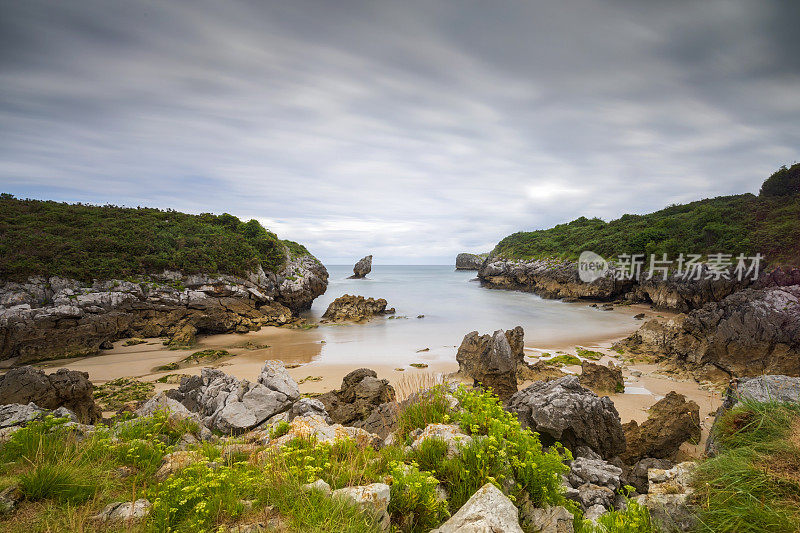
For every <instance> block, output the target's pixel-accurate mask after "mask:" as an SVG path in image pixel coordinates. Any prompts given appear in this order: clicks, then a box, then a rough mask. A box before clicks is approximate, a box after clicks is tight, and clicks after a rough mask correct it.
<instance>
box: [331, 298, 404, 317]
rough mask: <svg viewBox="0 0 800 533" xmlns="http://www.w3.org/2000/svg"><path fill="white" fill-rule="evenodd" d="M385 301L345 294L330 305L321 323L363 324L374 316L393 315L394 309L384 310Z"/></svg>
mask: <svg viewBox="0 0 800 533" xmlns="http://www.w3.org/2000/svg"><path fill="white" fill-rule="evenodd" d="M386 305H387V303H386V300H385V299H383V298H378V299H377V300H376V299H375V298H364V297H363V296H354V295H353V296H351V295H349V294H345V295H344V296H340V297H338V298H336V299H335V300H334V301H332V302H331V303H330V305H329V306H328V309H326V310H325V314H323V315H322V322H343V321H352V322H364V321H367V320H369V319H370V318H372V317H373V316H375V315H384V314H391V313H394V309H386Z"/></svg>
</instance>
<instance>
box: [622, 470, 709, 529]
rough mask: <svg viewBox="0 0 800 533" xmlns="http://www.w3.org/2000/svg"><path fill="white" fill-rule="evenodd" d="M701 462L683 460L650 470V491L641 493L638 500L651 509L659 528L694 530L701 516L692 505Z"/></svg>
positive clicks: (648, 475)
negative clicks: (668, 466)
mask: <svg viewBox="0 0 800 533" xmlns="http://www.w3.org/2000/svg"><path fill="white" fill-rule="evenodd" d="M696 467H697V463H690V462H687V463H680V464H677V465H675V466H674V467H672V468H670V469H669V470H660V469H656V468H651V469H650V470H649V471H648V473H647V477H648V485H649V488H650V491H649V493H647V494H642V495H641V496H637V497H636V498H635V501H636V502H637V503H639V504H641V505H643V506H645V507H647V510H648V511H650V518H651V520H652V522H653V524H654V525H655V526H656V527H657V528H658V531H666V532H670V533H672V532H686V531H694V530H695V527H696V526H697V515H696V513H695V512H694V509H693V508H692V506H691V497H692V493H693V492H694V490H693V489H692V485H691V480H692V473H693V472H694V470H695V468H696Z"/></svg>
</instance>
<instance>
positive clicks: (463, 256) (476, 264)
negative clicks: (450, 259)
mask: <svg viewBox="0 0 800 533" xmlns="http://www.w3.org/2000/svg"><path fill="white" fill-rule="evenodd" d="M482 264H483V257H481V256H480V255H476V254H467V253H460V254H458V255H457V256H456V270H478V269H479V268H480V267H481V265H482Z"/></svg>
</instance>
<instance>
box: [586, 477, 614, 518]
mask: <svg viewBox="0 0 800 533" xmlns="http://www.w3.org/2000/svg"><path fill="white" fill-rule="evenodd" d="M577 490H578V502H579V503H580V504H581V507H582V508H583V509H584V510H585V511H588V510H589V509H591V508H592V507H594V506H596V505H599V506H600V507H602V508H603V509H610V508H611V507H613V506H614V500H615V499H616V494H615V493H614V491H613V490H611V489H610V488H608V487H603V486H602V485H595V484H594V483H586V484H584V485H581V486H580V487H578V489H577Z"/></svg>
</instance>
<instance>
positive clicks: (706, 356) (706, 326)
mask: <svg viewBox="0 0 800 533" xmlns="http://www.w3.org/2000/svg"><path fill="white" fill-rule="evenodd" d="M625 344H626V346H628V347H630V348H632V349H633V350H639V351H645V352H653V353H657V354H663V355H665V356H667V357H669V358H671V359H674V360H675V362H676V363H677V364H679V365H680V366H683V367H686V368H688V369H690V370H692V371H694V372H695V374H696V375H699V374H703V373H708V371H709V370H710V369H719V370H722V371H724V372H726V373H727V374H729V375H731V376H735V377H742V376H754V375H760V374H786V375H790V376H800V285H792V286H785V287H769V288H766V289H745V290H742V291H739V292H736V293H734V294H731V295H730V296H728V297H727V298H725V299H723V300H722V301H720V302H712V303H709V304H706V305H705V306H704V307H703V308H702V309H697V310H695V311H692V312H691V313H689V314H688V315H685V316H683V315H680V316H678V317H676V318H673V319H671V320H668V321H663V322H662V321H657V320H650V321H648V322H646V323H645V324H643V325H642V327H641V328H640V329H639V330H638V331H637V332H636V333H634V334H633V335H631V336H630V337H629V338H628V339H627V340H626V343H625Z"/></svg>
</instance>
